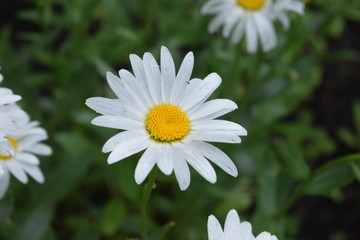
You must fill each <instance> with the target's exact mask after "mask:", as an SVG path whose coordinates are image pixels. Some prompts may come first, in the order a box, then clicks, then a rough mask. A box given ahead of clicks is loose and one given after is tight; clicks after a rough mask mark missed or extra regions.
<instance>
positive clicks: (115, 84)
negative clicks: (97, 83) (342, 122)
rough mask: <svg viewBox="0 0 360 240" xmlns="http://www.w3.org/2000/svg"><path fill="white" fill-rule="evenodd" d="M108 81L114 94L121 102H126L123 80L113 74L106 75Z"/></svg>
mask: <svg viewBox="0 0 360 240" xmlns="http://www.w3.org/2000/svg"><path fill="white" fill-rule="evenodd" d="M106 80H107V82H108V84H109V86H110V88H111V90H112V91H113V92H114V94H115V95H116V96H117V97H118V98H119V99H121V100H125V99H124V97H125V96H126V95H127V92H126V90H125V87H124V85H123V84H122V83H121V79H120V78H119V77H117V76H115V75H114V74H112V73H111V72H107V73H106Z"/></svg>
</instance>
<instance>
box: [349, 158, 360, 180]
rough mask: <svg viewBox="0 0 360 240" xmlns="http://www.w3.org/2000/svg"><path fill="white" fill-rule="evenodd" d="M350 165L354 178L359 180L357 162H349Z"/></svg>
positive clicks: (359, 170) (359, 169) (359, 171)
mask: <svg viewBox="0 0 360 240" xmlns="http://www.w3.org/2000/svg"><path fill="white" fill-rule="evenodd" d="M350 166H351V169H352V170H353V173H354V176H355V178H356V179H357V180H358V181H359V182H360V167H359V164H356V163H354V162H351V163H350Z"/></svg>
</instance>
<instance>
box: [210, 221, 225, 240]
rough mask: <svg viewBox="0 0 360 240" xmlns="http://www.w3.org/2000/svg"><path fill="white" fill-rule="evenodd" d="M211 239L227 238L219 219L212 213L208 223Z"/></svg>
mask: <svg viewBox="0 0 360 240" xmlns="http://www.w3.org/2000/svg"><path fill="white" fill-rule="evenodd" d="M207 228H208V238H209V240H226V239H225V238H224V233H223V231H222V229H221V225H220V223H219V221H218V220H217V219H216V218H215V217H214V216H213V215H210V216H209V218H208V223H207Z"/></svg>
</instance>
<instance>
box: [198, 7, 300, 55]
mask: <svg viewBox="0 0 360 240" xmlns="http://www.w3.org/2000/svg"><path fill="white" fill-rule="evenodd" d="M303 8H304V4H303V3H302V2H300V1H298V0H209V1H207V2H206V3H205V4H204V6H203V7H202V9H201V11H202V13H203V14H208V15H215V17H214V19H213V20H212V21H211V22H210V25H209V28H208V30H209V32H210V33H214V32H216V31H217V30H218V29H219V28H221V26H223V29H222V34H223V36H224V37H226V38H229V37H230V38H231V41H232V42H233V43H238V42H240V41H241V39H242V38H243V37H244V35H245V36H246V46H247V51H248V52H249V53H254V52H256V51H257V46H258V41H260V44H261V46H262V49H263V50H264V51H265V52H268V51H270V50H271V49H273V48H274V47H275V46H276V42H277V37H276V32H275V28H274V26H273V20H276V19H278V20H280V21H281V22H282V23H283V25H284V27H288V26H289V19H288V17H287V15H286V13H287V12H289V11H294V12H297V13H300V14H301V13H302V12H303Z"/></svg>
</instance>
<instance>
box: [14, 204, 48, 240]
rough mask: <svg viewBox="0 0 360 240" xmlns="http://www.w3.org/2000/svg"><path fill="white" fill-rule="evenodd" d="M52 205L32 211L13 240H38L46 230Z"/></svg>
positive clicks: (45, 205)
mask: <svg viewBox="0 0 360 240" xmlns="http://www.w3.org/2000/svg"><path fill="white" fill-rule="evenodd" d="M52 209H53V208H52V205H47V204H43V205H40V206H39V207H38V208H36V209H35V210H33V211H32V212H31V213H30V214H29V215H28V217H27V218H26V220H25V222H24V224H23V225H22V226H21V228H19V229H18V231H17V233H16V235H15V236H14V238H12V239H13V240H38V239H40V238H41V236H42V235H43V234H44V233H45V231H46V229H47V228H48V226H49V224H50V220H51V216H52V211H53V210H52Z"/></svg>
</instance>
